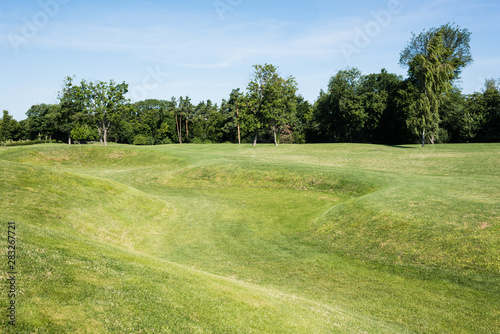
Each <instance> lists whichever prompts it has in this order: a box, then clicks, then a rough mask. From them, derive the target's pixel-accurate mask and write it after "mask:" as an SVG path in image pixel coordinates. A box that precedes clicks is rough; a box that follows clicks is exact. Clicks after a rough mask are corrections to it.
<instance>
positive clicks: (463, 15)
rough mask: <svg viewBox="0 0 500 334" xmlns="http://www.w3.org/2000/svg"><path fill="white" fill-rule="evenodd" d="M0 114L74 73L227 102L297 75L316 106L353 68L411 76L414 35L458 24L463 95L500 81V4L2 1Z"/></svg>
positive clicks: (152, 93)
mask: <svg viewBox="0 0 500 334" xmlns="http://www.w3.org/2000/svg"><path fill="white" fill-rule="evenodd" d="M0 8H1V10H0V49H1V50H0V64H1V65H0V66H1V70H0V88H1V89H0V108H1V109H5V110H8V111H9V112H10V114H12V115H14V118H16V119H17V120H21V119H24V118H25V117H26V116H25V113H26V111H27V110H28V109H29V108H30V106H31V105H34V104H39V103H57V102H58V101H57V92H58V91H59V90H61V87H62V81H63V79H64V78H65V77H66V76H72V75H75V76H76V78H77V81H80V80H81V79H87V80H103V81H109V80H110V79H113V80H115V81H117V82H123V81H125V82H127V83H128V84H129V89H130V93H129V98H131V99H132V100H133V101H135V100H142V99H145V98H157V99H170V98H171V97H172V96H176V97H178V96H186V95H187V96H189V97H191V99H192V101H193V102H194V103H198V102H199V101H201V100H208V99H211V100H212V101H213V102H215V103H218V104H220V102H221V100H222V99H223V98H228V96H229V93H230V92H231V90H232V89H234V88H241V89H242V90H244V89H245V88H246V86H247V84H248V81H249V79H250V76H251V74H252V65H254V64H264V63H271V64H273V65H275V66H278V67H279V71H280V73H281V74H282V75H283V76H288V75H292V76H294V77H295V78H296V80H297V82H298V85H299V93H300V94H302V95H303V96H304V97H305V98H306V99H307V100H309V101H310V102H311V103H312V102H314V101H315V100H316V98H317V96H318V94H319V92H320V90H321V89H325V88H326V87H327V84H328V80H329V79H330V77H331V76H332V75H334V74H335V73H336V72H337V71H339V70H341V69H345V68H346V67H349V66H352V67H357V68H359V69H360V70H361V71H362V72H363V73H364V74H369V73H375V72H379V71H380V70H381V69H382V68H386V69H387V70H388V71H389V72H391V73H397V74H400V75H403V76H406V70H405V69H404V68H401V67H400V66H399V64H398V62H399V53H400V52H401V50H403V49H404V47H405V46H406V44H407V42H408V41H409V40H410V38H411V33H412V32H415V33H419V32H421V31H422V30H424V29H429V28H431V27H438V26H440V25H442V24H446V23H448V22H450V23H456V24H457V25H459V26H460V27H461V28H467V29H468V30H469V31H470V32H472V39H471V50H472V55H473V57H474V63H473V64H472V65H470V66H469V67H467V68H466V69H465V70H464V71H463V73H462V80H461V82H460V83H459V84H460V86H461V87H462V89H463V92H464V93H472V92H474V91H480V90H481V89H482V87H483V84H484V80H485V79H487V78H495V79H499V78H500V66H499V65H500V43H498V42H499V39H500V38H499V36H500V24H498V23H499V21H500V2H499V1H498V0H482V1H481V0H479V1H473V0H469V1H462V0H454V1H451V0H422V1H408V0H383V1H378V0H375V1H373V0H372V1H332V0H330V1H327V0H309V1H290V0H288V1H281V0H279V1H272V2H271V1H261V0H197V1H189V0H187V1H182V2H181V1H168V0H163V1H159V0H149V1H139V0H137V1H132V0H120V1H105V0H99V1H95V0H87V1H79V0H40V1H31V0H23V1H3V2H2V5H1V6H0Z"/></svg>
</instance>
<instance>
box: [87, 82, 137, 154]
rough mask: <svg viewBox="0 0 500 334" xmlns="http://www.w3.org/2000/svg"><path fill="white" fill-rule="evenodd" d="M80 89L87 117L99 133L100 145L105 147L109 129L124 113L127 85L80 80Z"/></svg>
mask: <svg viewBox="0 0 500 334" xmlns="http://www.w3.org/2000/svg"><path fill="white" fill-rule="evenodd" d="M81 89H82V92H83V94H84V96H85V99H84V101H85V107H86V112H87V115H88V116H89V117H90V118H91V119H92V122H93V124H94V125H95V126H96V127H97V129H98V131H99V140H100V142H101V144H103V145H105V146H106V145H107V141H108V131H109V129H110V128H111V127H112V126H113V124H115V123H117V122H119V120H120V118H121V117H122V115H123V113H124V111H125V105H126V103H127V102H128V100H127V99H126V98H125V94H126V93H127V92H128V84H126V83H125V82H123V83H121V84H117V83H116V82H115V81H113V80H110V82H109V84H108V83H106V82H103V81H99V82H97V83H93V82H87V81H85V80H82V82H81Z"/></svg>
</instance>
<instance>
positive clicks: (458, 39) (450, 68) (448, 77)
mask: <svg viewBox="0 0 500 334" xmlns="http://www.w3.org/2000/svg"><path fill="white" fill-rule="evenodd" d="M469 42H470V32H469V31H468V30H467V29H460V28H459V27H458V26H456V27H455V26H452V25H450V24H446V25H443V26H441V27H439V28H432V29H430V30H429V31H427V32H426V31H424V32H422V33H420V34H419V35H418V36H416V35H415V34H414V35H413V38H412V40H411V41H410V43H409V44H408V46H407V47H406V48H405V49H404V50H403V51H402V52H401V58H400V64H401V65H402V66H405V67H408V75H409V80H410V81H411V82H412V84H413V85H414V86H415V87H416V94H415V97H414V100H413V103H412V104H411V105H410V108H409V113H408V116H409V117H408V121H407V124H408V127H409V128H410V129H411V130H412V131H413V132H414V133H415V134H421V135H422V146H425V139H426V132H427V137H429V138H430V141H431V142H434V140H435V138H436V136H437V134H438V128H439V123H440V117H439V106H440V103H441V101H442V99H443V96H444V95H445V93H446V92H448V91H450V90H451V88H452V83H453V81H454V80H455V79H457V78H459V75H460V73H461V71H462V69H463V68H464V67H465V66H467V65H468V64H470V63H471V62H472V56H471V53H470V46H469Z"/></svg>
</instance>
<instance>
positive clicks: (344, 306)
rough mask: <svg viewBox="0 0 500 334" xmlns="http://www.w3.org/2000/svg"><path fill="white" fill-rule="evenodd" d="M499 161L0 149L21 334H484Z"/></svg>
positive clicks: (484, 152) (379, 150) (334, 151)
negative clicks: (15, 246)
mask: <svg viewBox="0 0 500 334" xmlns="http://www.w3.org/2000/svg"><path fill="white" fill-rule="evenodd" d="M499 162H500V146H499V145H495V144H490V145H443V146H434V147H429V148H426V149H421V148H418V147H416V146H407V147H384V146H373V145H299V146H295V145H283V146H280V147H274V146H267V145H262V146H258V147H255V148H253V147H250V146H237V145H175V146H174V145H170V146H163V147H131V146H121V145H112V146H109V147H99V146H72V147H69V146H60V145H41V146H36V147H17V148H5V149H2V150H0V187H1V188H0V189H2V190H1V191H0V201H1V203H2V204H3V209H2V211H1V213H0V221H2V222H4V223H6V222H7V221H12V220H14V221H16V222H17V224H18V226H19V231H18V235H19V239H18V240H19V250H18V253H19V255H18V257H19V271H20V272H21V274H22V276H21V277H22V279H21V280H20V282H19V289H20V290H19V291H20V293H19V296H18V301H19V308H18V312H19V313H18V324H17V328H16V330H18V331H20V332H36V331H37V330H38V332H47V333H49V332H50V333H53V332H68V333H69V332H81V333H86V332H100V333H127V332H134V333H135V332H141V331H142V332H151V333H153V332H245V333H247V332H269V333H275V332H282V333H294V332H297V333H310V332H346V333H353V332H370V333H372V332H393V333H402V332H426V333H432V332H435V333H443V332H448V333H468V332H474V333H491V332H494V331H495V328H498V327H499V326H500V322H499V320H498V318H499V317H498V314H499V310H500V302H499V300H500V298H499V295H500V289H499V288H498V287H499V286H500V284H499V283H500V277H499V276H500V275H499V273H500V259H499V258H498V254H500V244H499V238H498V236H499V226H500V224H499V223H500V218H499V216H498V208H499V203H500V195H499V194H500V191H499V189H500V170H499V169H498V165H499ZM1 297H2V298H4V299H2V300H3V301H5V302H6V294H5V293H4V294H3V295H2V296H1ZM2 326H3V327H4V328H7V330H8V329H9V327H8V326H7V325H6V321H5V319H3V322H2Z"/></svg>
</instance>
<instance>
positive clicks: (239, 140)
mask: <svg viewBox="0 0 500 334" xmlns="http://www.w3.org/2000/svg"><path fill="white" fill-rule="evenodd" d="M238 144H241V135H240V125H239V124H238Z"/></svg>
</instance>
